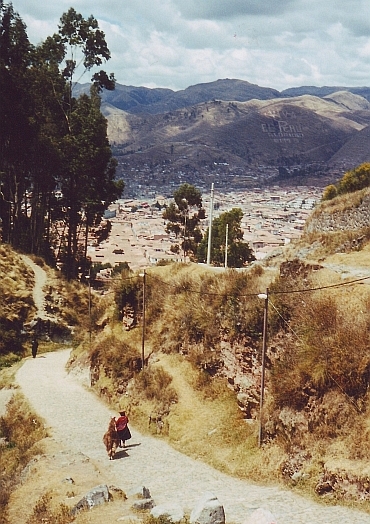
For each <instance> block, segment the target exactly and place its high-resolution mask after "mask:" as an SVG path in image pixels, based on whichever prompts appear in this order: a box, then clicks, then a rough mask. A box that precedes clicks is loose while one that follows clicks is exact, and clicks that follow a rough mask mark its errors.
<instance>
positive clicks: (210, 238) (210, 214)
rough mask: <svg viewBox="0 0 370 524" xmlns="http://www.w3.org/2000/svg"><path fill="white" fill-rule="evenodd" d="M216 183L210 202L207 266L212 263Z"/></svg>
mask: <svg viewBox="0 0 370 524" xmlns="http://www.w3.org/2000/svg"><path fill="white" fill-rule="evenodd" d="M213 188H214V184H213V182H212V186H211V201H210V204H209V224H208V249H207V266H209V265H210V264H211V244H212V214H213V199H214V190H213Z"/></svg>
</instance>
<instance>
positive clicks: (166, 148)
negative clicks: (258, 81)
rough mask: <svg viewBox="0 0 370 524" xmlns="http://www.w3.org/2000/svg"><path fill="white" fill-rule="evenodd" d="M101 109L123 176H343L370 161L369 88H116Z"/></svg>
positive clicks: (224, 84) (227, 84)
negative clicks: (220, 170)
mask: <svg viewBox="0 0 370 524" xmlns="http://www.w3.org/2000/svg"><path fill="white" fill-rule="evenodd" d="M87 88H88V86H87V85H83V86H79V89H80V90H87ZM102 112H103V114H104V115H105V116H106V118H107V120H108V136H109V139H110V141H111V144H112V147H113V151H114V154H115V156H117V158H118V159H119V163H120V165H124V166H125V167H124V168H122V176H124V175H125V171H127V170H131V171H133V170H135V169H139V168H140V166H142V165H143V164H145V165H149V166H151V167H153V166H158V165H167V167H168V166H170V167H171V169H172V170H189V169H190V170H193V171H196V172H197V171H201V170H202V169H203V170H204V169H208V170H209V169H212V166H214V165H223V166H227V171H229V172H230V171H232V170H235V169H237V170H241V171H242V172H244V173H248V172H253V171H254V172H255V171H256V169H257V167H259V168H260V169H261V168H263V167H266V168H269V169H275V170H277V172H278V170H280V173H281V172H282V169H283V171H284V169H292V167H293V166H295V167H294V169H295V170H297V169H298V170H299V171H300V172H302V168H303V169H304V170H306V171H307V166H312V165H313V164H320V166H321V167H320V170H321V172H325V173H328V172H329V173H332V174H333V176H339V175H340V176H341V175H342V174H343V173H342V172H341V171H343V169H349V168H352V167H355V166H356V165H358V164H360V163H362V162H365V161H370V147H369V145H370V128H369V124H370V87H340V86H333V87H330V86H324V87H315V86H303V87H296V88H290V89H286V90H284V91H281V92H279V91H277V90H275V89H272V88H268V87H260V86H258V85H255V84H251V83H249V82H246V81H242V80H236V79H223V80H217V81H215V82H210V83H204V84H197V85H194V86H190V87H188V88H187V89H184V90H181V91H172V90H171V89H159V88H155V89H150V88H146V87H134V86H124V85H120V84H117V85H116V89H115V91H110V92H104V93H103V95H102ZM297 166H298V168H297ZM310 169H311V168H310ZM225 170H226V168H224V171H225ZM338 170H339V173H338ZM152 171H153V170H152Z"/></svg>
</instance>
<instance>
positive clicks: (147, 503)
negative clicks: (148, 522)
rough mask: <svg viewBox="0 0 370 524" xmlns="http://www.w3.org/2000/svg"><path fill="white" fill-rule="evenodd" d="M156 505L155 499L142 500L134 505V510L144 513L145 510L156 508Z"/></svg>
mask: <svg viewBox="0 0 370 524" xmlns="http://www.w3.org/2000/svg"><path fill="white" fill-rule="evenodd" d="M154 506H155V503H154V500H153V499H140V500H137V501H136V502H134V503H133V504H132V506H131V507H132V509H134V510H136V511H143V510H145V509H152V508H154Z"/></svg>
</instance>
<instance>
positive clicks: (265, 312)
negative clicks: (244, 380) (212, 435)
mask: <svg viewBox="0 0 370 524" xmlns="http://www.w3.org/2000/svg"><path fill="white" fill-rule="evenodd" d="M258 298H262V299H264V301H265V307H264V310H263V335H262V356H261V393H260V420H259V429H258V447H261V446H262V425H263V420H262V419H263V401H264V394H265V359H266V347H267V315H268V307H269V289H268V288H267V289H266V293H261V294H259V295H258Z"/></svg>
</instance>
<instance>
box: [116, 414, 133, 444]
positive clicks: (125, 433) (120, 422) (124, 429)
mask: <svg viewBox="0 0 370 524" xmlns="http://www.w3.org/2000/svg"><path fill="white" fill-rule="evenodd" d="M119 414H120V416H119V417H118V419H117V420H116V430H117V433H118V438H119V440H120V447H121V448H124V447H125V441H126V440H129V439H130V438H131V433H130V430H129V428H128V425H127V424H128V417H127V415H126V412H125V411H120V412H119Z"/></svg>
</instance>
